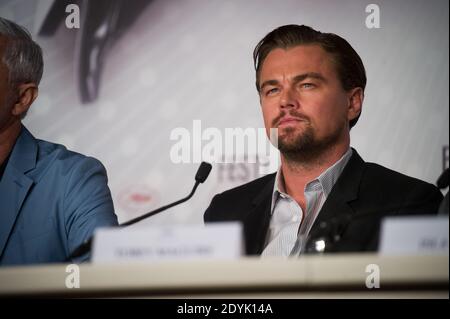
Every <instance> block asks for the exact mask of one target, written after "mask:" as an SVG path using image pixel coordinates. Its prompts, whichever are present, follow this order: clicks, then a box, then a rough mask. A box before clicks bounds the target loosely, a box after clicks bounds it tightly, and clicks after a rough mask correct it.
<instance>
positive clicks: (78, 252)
mask: <svg viewBox="0 0 450 319" xmlns="http://www.w3.org/2000/svg"><path fill="white" fill-rule="evenodd" d="M211 169H212V165H211V164H209V163H206V162H202V163H201V164H200V167H199V168H198V170H197V174H195V185H194V187H193V188H192V191H191V192H190V193H189V195H188V196H186V197H184V198H182V199H180V200H177V201H176V202H173V203H171V204H168V205H166V206H162V207H160V208H157V209H155V210H152V211H151V212H148V213H147V214H144V215H142V216H139V217H136V218H134V219H132V220H129V221H127V222H125V223H123V224H120V225H118V227H126V226H130V225H133V224H135V223H137V222H139V221H141V220H143V219H146V218H148V217H150V216H153V215H156V214H158V213H160V212H162V211H164V210H166V209H169V208H171V207H173V206H176V205H178V204H181V203H183V202H185V201H187V200H188V199H190V198H191V197H192V196H193V195H194V193H195V191H196V190H197V187H198V185H200V184H201V183H203V182H204V181H205V180H206V179H207V178H208V175H209V173H210V172H211ZM93 239H94V236H91V237H90V238H89V239H88V240H86V241H85V242H84V243H82V244H81V245H80V246H78V247H77V248H76V249H75V250H74V251H73V252H72V254H70V256H69V258H68V259H67V260H66V261H70V260H71V259H73V258H77V257H80V256H82V255H84V254H85V253H87V252H89V251H90V250H91V247H92V241H93Z"/></svg>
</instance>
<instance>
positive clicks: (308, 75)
mask: <svg viewBox="0 0 450 319" xmlns="http://www.w3.org/2000/svg"><path fill="white" fill-rule="evenodd" d="M307 78H312V79H316V80H319V81H322V82H326V81H327V80H326V79H325V77H324V76H323V75H322V74H320V73H317V72H307V73H303V74H299V75H296V76H295V77H294V80H293V82H294V83H298V82H302V81H303V80H306V79H307ZM279 83H280V82H279V81H278V80H267V81H264V82H263V83H262V84H261V86H260V88H259V90H260V91H261V90H262V89H263V88H264V87H265V86H268V85H278V84H279Z"/></svg>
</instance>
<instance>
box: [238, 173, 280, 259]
mask: <svg viewBox="0 0 450 319" xmlns="http://www.w3.org/2000/svg"><path fill="white" fill-rule="evenodd" d="M274 183H275V174H273V178H271V179H270V180H269V181H268V182H267V183H266V184H265V185H264V187H263V188H262V190H261V192H260V193H259V194H258V196H256V197H255V198H254V199H253V201H252V206H253V209H252V210H251V211H250V212H249V213H248V214H247V216H246V217H245V218H244V234H245V242H246V244H247V254H250V255H255V254H261V252H262V250H263V248H264V244H265V239H266V234H267V229H268V227H269V222H270V216H271V212H270V207H271V202H272V191H273V186H274Z"/></svg>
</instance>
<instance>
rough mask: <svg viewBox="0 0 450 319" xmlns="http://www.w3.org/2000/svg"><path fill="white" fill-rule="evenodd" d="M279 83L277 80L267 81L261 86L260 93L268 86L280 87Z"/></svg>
mask: <svg viewBox="0 0 450 319" xmlns="http://www.w3.org/2000/svg"><path fill="white" fill-rule="evenodd" d="M278 83H279V82H278V81H277V80H267V81H264V82H263V83H262V84H261V86H260V87H259V90H260V91H262V89H264V87H265V86H268V85H278Z"/></svg>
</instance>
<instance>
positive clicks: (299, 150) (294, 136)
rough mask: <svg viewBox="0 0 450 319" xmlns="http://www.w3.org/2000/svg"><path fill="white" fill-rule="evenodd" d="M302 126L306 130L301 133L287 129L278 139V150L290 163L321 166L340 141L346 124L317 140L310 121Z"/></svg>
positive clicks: (293, 129)
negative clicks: (324, 158) (325, 157)
mask: <svg viewBox="0 0 450 319" xmlns="http://www.w3.org/2000/svg"><path fill="white" fill-rule="evenodd" d="M302 125H304V128H303V130H302V131H301V132H296V130H298V128H294V127H287V128H285V129H284V133H283V135H281V136H279V137H278V149H279V150H280V152H281V153H282V154H283V156H284V158H285V159H286V160H287V161H288V162H290V163H292V164H299V165H302V166H310V165H316V164H319V163H320V162H321V159H322V158H323V157H324V155H325V154H327V152H329V151H330V150H331V149H333V147H334V146H335V145H336V144H337V143H338V141H339V139H340V136H341V133H342V130H343V129H344V127H343V126H344V125H345V124H343V125H340V126H339V127H338V128H337V129H336V130H335V131H334V132H333V133H332V134H330V135H328V136H326V137H324V138H321V139H319V138H317V136H316V133H315V131H314V128H313V127H312V126H311V124H310V122H309V121H305V122H303V123H302Z"/></svg>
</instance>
